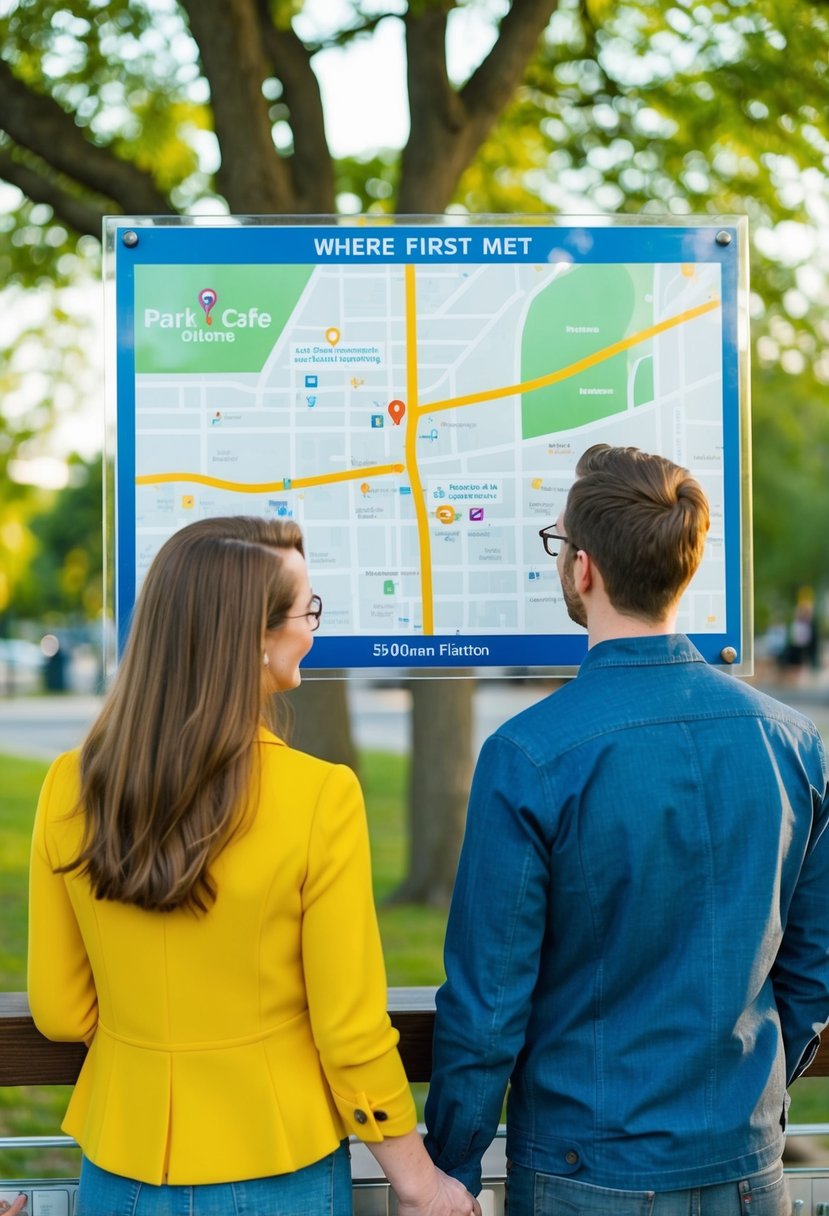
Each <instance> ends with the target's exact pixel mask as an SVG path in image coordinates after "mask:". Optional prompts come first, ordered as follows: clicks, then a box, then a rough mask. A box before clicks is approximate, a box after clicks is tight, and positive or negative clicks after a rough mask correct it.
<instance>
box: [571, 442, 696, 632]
mask: <svg viewBox="0 0 829 1216" xmlns="http://www.w3.org/2000/svg"><path fill="white" fill-rule="evenodd" d="M564 523H565V529H566V532H567V536H568V538H569V540H570V544H571V549H570V553H571V554H572V553H576V552H577V551H578V550H579V549H583V550H584V551H585V552H586V553H587V554H588V555H589V556H590V557H591V558H592V559H593V561H594V562H595V563H596V565H597V566H598V568H599V572H600V573H601V576H602V579H603V581H604V586H605V590H606V591H607V594H608V598H609V599H610V602H611V604H612V605H613V607H614V608H615V609H616V610H617V611H618V612H623V613H627V614H630V615H632V616H639V617H644V618H645V619H647V620H652V621H659V620H661V619H663V617H664V616H665V614H666V612H668V610H669V609H670V608H671V607H672V605H673V604H674V603H675V602H676V600H677V599H678V598H679V596H680V595H681V594H682V592H683V591H684V590H685V588H686V587H687V585H688V583H689V582H690V581H691V578H692V576H693V574H694V573H695V571H696V569H697V567H698V566H699V563H700V561H701V560H702V551H703V548H704V545H705V537H706V534H707V532H708V527H709V523H710V518H709V511H708V500H707V498H706V497H705V494H704V492H703V490H702V487H701V486H700V484H699V482H697V481H696V480H695V479H694V478H693V477H692V476H691V474H690V473H689V472H688V470H687V469H683V468H681V467H680V466H679V465H677V464H674V463H673V461H670V460H667V459H666V458H665V457H664V456H653V455H651V454H649V453H648V452H642V451H640V450H639V449H638V448H633V447H611V446H610V445H609V444H606V443H597V444H595V445H594V446H593V447H591V448H588V449H587V451H586V452H585V453H584V454H583V455H582V457H581V458H580V460H579V462H578V464H577V465H576V481H575V482H574V484H573V486H572V487H571V489H570V493H569V495H568V498H567V506H566V508H565V511H564Z"/></svg>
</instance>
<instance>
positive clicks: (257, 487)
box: [135, 464, 405, 494]
mask: <svg viewBox="0 0 829 1216" xmlns="http://www.w3.org/2000/svg"><path fill="white" fill-rule="evenodd" d="M404 468H405V466H404V465H402V464H373V465H369V466H368V467H367V468H363V469H345V470H343V471H342V472H340V473H319V474H318V475H317V476H316V477H289V478H288V482H289V486H288V487H287V488H290V489H291V490H304V489H307V488H308V486H324V485H330V484H331V483H332V482H337V481H357V480H358V479H359V478H360V477H363V478H369V477H388V476H389V474H391V473H402V472H403V471H404ZM170 481H188V482H189V481H194V482H196V483H197V484H198V485H201V486H215V487H216V489H217V490H235V491H237V492H238V493H239V494H267V493H270V492H271V491H273V490H284V489H286V485H285V482H284V481H256V482H246V481H224V480H223V479H222V478H221V477H208V476H206V474H204V473H148V474H146V475H144V476H141V477H136V479H135V484H136V485H137V486H153V485H160V484H161V483H162V482H170Z"/></svg>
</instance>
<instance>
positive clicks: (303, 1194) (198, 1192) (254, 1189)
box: [75, 1140, 753, 1216]
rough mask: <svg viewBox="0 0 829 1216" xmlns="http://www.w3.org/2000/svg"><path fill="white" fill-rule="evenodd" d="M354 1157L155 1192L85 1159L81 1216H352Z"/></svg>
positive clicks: (343, 1153) (337, 1155)
mask: <svg viewBox="0 0 829 1216" xmlns="http://www.w3.org/2000/svg"><path fill="white" fill-rule="evenodd" d="M350 1156H351V1154H350V1153H349V1151H348V1141H347V1140H344V1141H343V1142H342V1144H341V1145H340V1147H339V1148H338V1149H337V1150H336V1152H334V1153H331V1155H330V1156H328V1157H323V1159H322V1160H321V1161H315V1162H314V1164H313V1165H307V1166H305V1168H304V1169H301V1170H295V1171H294V1172H293V1173H291V1174H273V1175H272V1176H271V1177H270V1178H250V1179H248V1180H246V1181H245V1182H220V1183H210V1184H203V1185H200V1186H151V1185H150V1184H149V1183H146V1182H136V1181H135V1180H134V1179H132V1178H122V1177H121V1176H120V1175H119V1174H110V1173H109V1172H108V1171H107V1170H102V1169H100V1168H99V1167H98V1166H97V1165H93V1164H92V1162H91V1161H88V1160H87V1159H86V1157H84V1158H83V1161H82V1162H81V1183H80V1186H79V1188H78V1198H77V1206H76V1208H75V1216H309V1214H310V1213H312V1212H313V1213H314V1216H351V1165H350ZM752 1216H753V1214H752Z"/></svg>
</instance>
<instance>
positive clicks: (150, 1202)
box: [29, 445, 829, 1216]
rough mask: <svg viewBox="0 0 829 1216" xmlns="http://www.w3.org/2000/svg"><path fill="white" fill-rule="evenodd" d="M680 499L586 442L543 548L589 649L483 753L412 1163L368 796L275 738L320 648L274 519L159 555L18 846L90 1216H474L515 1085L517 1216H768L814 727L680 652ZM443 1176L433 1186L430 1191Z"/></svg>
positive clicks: (37, 967) (804, 961) (827, 930)
mask: <svg viewBox="0 0 829 1216" xmlns="http://www.w3.org/2000/svg"><path fill="white" fill-rule="evenodd" d="M708 524H709V516H708V504H707V502H706V499H705V496H704V494H703V492H702V490H701V489H700V487H699V485H698V484H697V482H696V481H695V480H694V479H693V478H692V477H691V476H690V475H689V474H688V473H687V472H686V471H685V470H683V469H681V468H679V467H678V466H676V465H674V464H672V463H671V462H670V461H668V460H665V459H664V458H662V457H658V456H650V455H647V454H645V453H643V452H640V451H638V450H636V449H633V448H611V447H608V446H607V445H597V446H596V447H594V448H591V449H590V450H589V451H588V452H586V453H585V454H584V456H583V457H582V458H581V460H580V462H579V465H578V467H577V471H576V480H575V482H574V484H573V486H572V488H571V490H570V493H569V495H568V498H567V503H566V506H565V509H564V511H563V513H562V515H561V516H560V517H559V520H558V521H557V523H556V524H555V525H553V526H552V527H551V528H546V529H543V530H542V540H543V543H544V547H545V549H546V551H547V553H548V554H549V555H550V556H551V557H555V558H556V562H557V567H558V573H559V576H560V579H561V585H562V590H563V594H564V599H565V602H566V605H567V608H568V611H569V613H570V615H571V617H573V619H574V620H576V621H578V622H579V623H580V624H582V625H585V626H586V627H587V630H588V634H589V645H590V649H589V652H588V655H587V658H586V659H585V661H584V663H583V665H582V667H581V669H580V672H579V675H578V678H577V679H575V680H573V681H571V682H570V683H569V684H568V685H566V686H565V687H564V688H562V689H561V690H560V691H558V692H556V693H555V694H554V695H553V696H552V697H548V698H547V699H546V700H544V701H542V702H540V703H539V704H538V705H536V706H534V707H533V708H531V709H529V710H527V711H526V712H525V713H523V714H521V715H519V716H518V717H517V718H515V719H513V720H512V721H511V722H508V723H507V724H506V725H505V726H503V727H502V728H501V729H500V730H499V731H497V732H496V734H495V735H494V736H493V737H492V738H491V739H489V740H488V741H487V743H486V744H485V746H484V749H483V751H482V753H481V757H480V760H479V763H478V767H477V770H476V774H475V779H474V782H473V788H472V793H471V799H470V806H469V814H468V823H467V833H466V840H465V843H464V847H463V852H462V856H461V862H460V868H459V872H458V879H457V884H456V888H455V895H454V898H453V903H452V910H451V913H450V919H449V926H448V931H447V942H446V970H447V981H446V984H445V985H444V986H443V988H442V989H441V991H440V993H439V996H438V1014H437V1023H436V1032H435V1050H434V1054H435V1058H434V1070H433V1078H432V1086H431V1089H430V1094H429V1099H428V1102H427V1107H426V1121H427V1127H428V1134H427V1137H426V1141H425V1145H426V1148H425V1149H424V1147H423V1144H422V1143H421V1141H420V1138H419V1136H418V1134H417V1131H416V1128H415V1114H414V1108H413V1105H412V1099H411V1096H410V1093H409V1089H408V1085H407V1083H406V1078H405V1076H404V1073H403V1069H402V1066H401V1063H400V1059H399V1056H398V1054H397V1050H396V1038H397V1036H396V1034H395V1032H394V1031H393V1030H392V1028H391V1026H390V1023H389V1019H388V1015H387V1013H386V992H385V977H384V970H383V961H382V955H381V949H380V943H379V938H378V933H377V927H376V921H375V915H374V909H373V905H372V898H371V878H370V868H369V852H368V839H367V832H366V824H365V816H364V810H363V804H362V797H361V794H360V790H359V787H358V784H357V781H356V779H355V777H354V776H353V774H352V773H351V772H350V770H348V769H346V768H344V767H342V766H333V765H330V764H327V763H324V762H322V761H319V760H316V759H313V758H312V757H310V756H306V755H304V754H302V753H300V752H296V751H293V750H292V749H291V748H289V747H287V746H285V744H284V743H283V742H282V741H281V740H280V739H279V738H278V737H277V735H276V734H275V733H273V732H272V731H271V730H269V729H268V727H267V726H266V725H265V724H264V722H263V717H264V715H265V714H266V712H267V709H268V706H269V705H270V703H271V700H272V696H271V694H273V693H274V692H279V691H285V690H287V689H290V688H292V687H294V686H295V685H296V684H297V683H298V682H299V679H300V676H299V663H300V661H301V659H302V658H303V656H304V655H305V654H306V653H307V652H308V650H309V648H310V646H311V643H312V634H313V631H314V629H315V628H316V627H317V625H318V624H319V620H320V615H321V612H322V604H321V602H320V600H319V597H318V596H315V595H314V594H313V593H312V590H311V586H310V584H309V581H308V573H307V570H306V566H305V561H304V557H303V551H302V537H301V534H300V532H299V530H298V528H296V526H295V525H294V524H292V523H290V522H266V521H264V520H260V519H244V518H235V519H213V520H204V521H202V522H200V523H197V524H194V525H192V526H190V527H188V528H184V529H183V530H182V531H180V532H178V533H176V534H175V535H174V536H173V537H171V539H170V540H169V541H167V543H166V544H165V545H164V547H163V548H162V549H161V550H160V552H159V554H158V556H157V557H156V559H155V561H154V563H153V565H152V567H151V569H150V571H149V573H148V575H147V578H146V581H145V584H144V588H143V590H142V592H141V596H140V597H139V601H138V605H137V609H136V615H135V620H134V623H133V627H132V631H131V636H130V641H129V644H128V646H127V649H126V652H125V655H124V659H123V662H122V664H121V667H120V669H119V672H118V675H117V677H116V680H115V682H114V685H113V688H112V690H111V692H110V694H109V696H108V698H107V700H106V703H105V706H104V709H103V711H102V713H101V715H100V717H99V719H98V721H97V722H96V723H95V725H94V726H93V728H92V730H91V732H90V734H89V737H88V738H87V740H86V742H85V744H84V746H83V748H82V750H81V751H80V753H73V754H69V755H66V756H63V757H61V758H59V759H58V760H57V761H56V762H55V764H54V765H53V767H52V769H51V770H50V773H49V775H48V777H47V779H46V783H45V785H44V789H43V792H42V795H41V799H40V803H39V807H38V813H37V817H36V823H35V833H34V841H33V849H32V870H31V911H30V958H29V993H30V1002H31V1006H32V1011H33V1014H34V1017H35V1020H36V1022H37V1024H38V1026H39V1027H40V1028H41V1030H42V1031H43V1032H44V1033H45V1034H47V1035H49V1036H50V1037H52V1038H55V1039H68V1040H81V1039H83V1040H85V1041H86V1042H87V1043H88V1044H89V1047H90V1050H89V1054H88V1056H87V1059H86V1062H85V1064H84V1067H83V1070H82V1072H81V1075H80V1077H79V1080H78V1083H77V1086H76V1088H75V1091H74V1094H73V1097H72V1100H71V1102H70V1105H69V1109H68V1112H67V1116H66V1120H65V1123H64V1127H65V1129H66V1130H67V1131H68V1132H69V1133H70V1134H71V1135H73V1136H74V1137H75V1138H76V1139H77V1140H78V1142H79V1143H80V1144H81V1146H82V1148H83V1152H84V1159H83V1164H82V1172H81V1187H80V1191H79V1206H78V1210H77V1216H120V1214H121V1213H124V1214H127V1213H129V1214H130V1216H159V1214H161V1213H163V1214H165V1216H166V1214H167V1213H169V1214H170V1216H172V1214H173V1213H177V1212H179V1211H182V1212H183V1211H186V1212H188V1213H191V1212H192V1214H193V1216H214V1214H216V1216H218V1214H219V1213H221V1214H222V1216H225V1213H235V1212H238V1213H242V1212H245V1213H250V1214H253V1216H255V1214H258V1213H269V1214H273V1216H279V1214H280V1213H285V1214H287V1213H290V1214H292V1216H293V1214H299V1213H308V1214H314V1216H315V1214H317V1213H319V1214H325V1213H327V1214H329V1216H340V1214H341V1213H347V1212H350V1210H351V1188H350V1178H349V1165H348V1149H347V1144H348V1136H349V1135H356V1136H358V1137H359V1138H360V1139H361V1140H364V1141H365V1142H366V1143H367V1145H368V1147H369V1148H370V1149H371V1151H372V1152H373V1153H374V1155H375V1156H376V1158H377V1160H378V1162H379V1163H380V1165H381V1166H382V1168H383V1169H384V1171H385V1172H386V1174H387V1176H388V1178H389V1180H390V1182H391V1185H392V1187H393V1189H394V1190H395V1192H396V1195H397V1198H398V1208H397V1210H398V1212H399V1213H400V1216H461V1214H462V1216H468V1214H470V1213H472V1214H475V1216H480V1206H479V1204H478V1201H477V1199H476V1198H474V1196H475V1195H476V1194H477V1192H478V1191H479V1190H480V1181H481V1167H480V1162H481V1156H482V1154H483V1152H484V1150H485V1149H486V1147H487V1146H488V1144H489V1142H490V1140H491V1138H492V1136H493V1134H494V1131H495V1129H496V1126H497V1124H498V1121H499V1117H500V1113H501V1105H502V1102H503V1098H504V1094H505V1091H506V1089H507V1085H508V1083H509V1101H508V1110H507V1129H508V1139H507V1156H508V1159H509V1175H508V1192H507V1193H508V1206H509V1213H510V1216H548V1214H550V1216H552V1214H554V1213H559V1212H561V1213H568V1214H570V1216H574V1214H576V1213H584V1214H592V1213H597V1214H598V1213H601V1214H605V1216H633V1214H634V1213H635V1214H636V1216H639V1214H640V1213H641V1214H650V1213H652V1214H653V1216H679V1214H680V1213H682V1214H683V1216H685V1214H686V1213H692V1212H693V1213H700V1216H728V1214H731V1213H733V1214H734V1216H736V1214H737V1213H741V1214H742V1216H784V1213H785V1214H786V1216H788V1212H789V1206H788V1204H787V1199H786V1193H785V1182H784V1180H783V1176H782V1167H781V1163H780V1158H781V1152H782V1144H783V1132H784V1127H785V1110H786V1086H787V1084H788V1083H789V1082H791V1081H792V1080H793V1079H794V1078H795V1077H797V1076H798V1075H799V1074H800V1072H802V1071H803V1069H804V1068H805V1067H806V1066H807V1065H808V1063H809V1061H810V1059H811V1057H812V1055H813V1054H814V1051H815V1050H816V1048H817V1043H818V1038H817V1036H818V1034H819V1032H820V1030H821V1029H822V1028H823V1027H824V1025H825V1024H826V1021H827V1018H829V835H827V834H826V833H825V832H824V828H825V826H826V820H827V815H829V791H828V788H827V765H826V758H825V754H824V751H823V747H822V744H821V741H820V738H819V736H818V734H817V732H816V731H815V729H814V727H813V726H812V724H811V723H809V722H808V721H807V720H806V719H804V718H802V717H801V716H799V715H798V714H796V713H794V712H793V711H792V710H790V709H788V708H787V707H785V706H783V705H780V704H778V703H777V702H774V701H772V700H770V699H769V698H767V697H764V696H761V695H760V694H758V693H756V692H754V691H753V690H752V689H751V688H749V687H747V686H745V685H744V684H741V683H739V682H738V681H737V680H735V679H734V678H732V677H729V676H726V675H723V674H721V673H719V672H717V671H715V670H713V669H711V668H709V667H708V666H707V665H706V664H705V662H704V661H703V660H702V659H701V657H700V655H699V654H698V652H697V651H696V650H695V649H694V647H693V646H692V645H691V644H690V643H689V641H688V640H687V639H686V638H685V637H684V636H683V635H681V634H677V633H676V632H675V627H676V615H677V604H678V600H679V597H680V595H681V594H682V592H683V590H684V589H685V587H686V586H687V584H688V582H689V580H690V578H691V576H692V575H693V573H694V571H695V570H696V568H697V566H698V564H699V562H700V559H701V556H702V550H703V546H704V543H705V536H706V533H707V530H708ZM433 1163H434V1164H433Z"/></svg>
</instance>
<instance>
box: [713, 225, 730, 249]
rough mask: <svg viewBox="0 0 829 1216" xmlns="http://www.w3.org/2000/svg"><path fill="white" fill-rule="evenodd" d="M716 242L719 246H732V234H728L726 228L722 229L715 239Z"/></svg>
mask: <svg viewBox="0 0 829 1216" xmlns="http://www.w3.org/2000/svg"><path fill="white" fill-rule="evenodd" d="M714 240H715V241H716V242H717V244H718V245H730V244H731V233H730V232H726V231H725V229H724V228H721V229H720V231H719V232H718V233H717V235H716V236H715V237H714Z"/></svg>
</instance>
